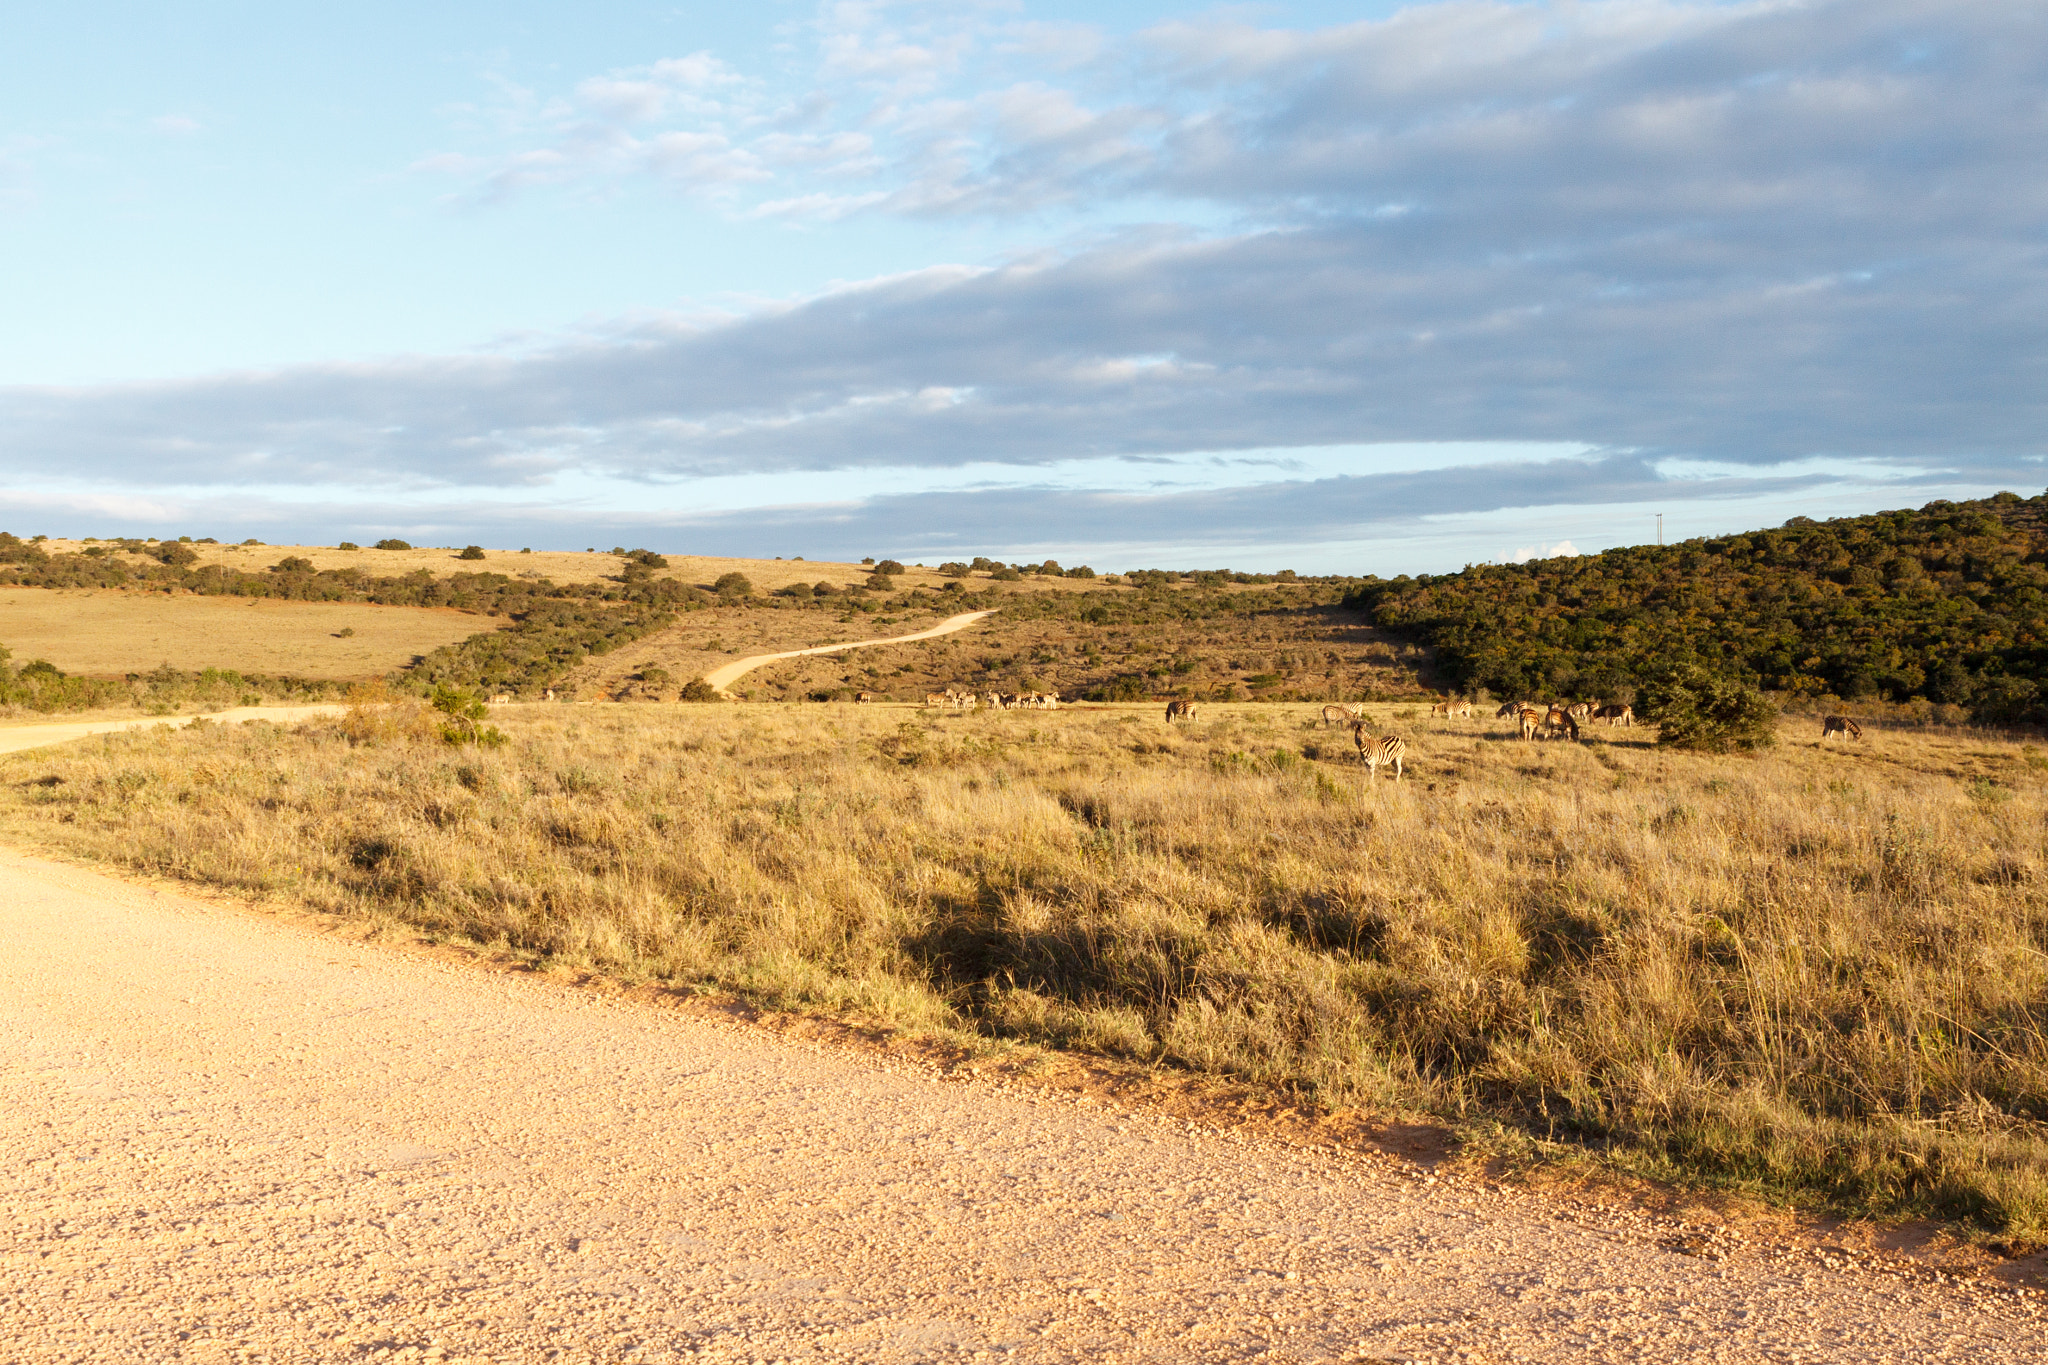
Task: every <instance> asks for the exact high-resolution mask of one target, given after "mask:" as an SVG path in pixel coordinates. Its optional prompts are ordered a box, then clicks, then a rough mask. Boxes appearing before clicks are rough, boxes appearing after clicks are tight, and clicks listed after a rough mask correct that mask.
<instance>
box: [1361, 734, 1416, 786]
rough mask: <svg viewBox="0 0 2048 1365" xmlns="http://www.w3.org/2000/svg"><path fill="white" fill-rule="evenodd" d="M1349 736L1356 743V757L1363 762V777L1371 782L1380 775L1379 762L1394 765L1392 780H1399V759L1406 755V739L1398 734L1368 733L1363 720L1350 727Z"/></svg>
mask: <svg viewBox="0 0 2048 1365" xmlns="http://www.w3.org/2000/svg"><path fill="white" fill-rule="evenodd" d="M1351 738H1352V740H1353V742H1355V743H1356V744H1357V745H1358V757H1359V758H1360V759H1361V760H1362V761H1363V762H1364V763H1365V779H1366V781H1368V782H1371V781H1373V780H1375V779H1376V778H1378V777H1379V775H1380V764H1382V763H1391V764H1393V765H1394V780H1395V781H1396V782H1399V781H1400V780H1401V760H1402V759H1404V758H1406V757H1407V756H1408V741H1407V740H1405V739H1402V738H1400V737H1399V736H1398V735H1368V734H1367V733H1366V732H1365V722H1364V721H1362V720H1361V721H1359V722H1357V723H1356V724H1355V725H1353V726H1352V727H1351Z"/></svg>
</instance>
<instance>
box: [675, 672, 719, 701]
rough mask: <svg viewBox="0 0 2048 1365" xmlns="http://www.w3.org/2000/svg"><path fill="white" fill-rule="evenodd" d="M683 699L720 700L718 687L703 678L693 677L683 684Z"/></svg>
mask: <svg viewBox="0 0 2048 1365" xmlns="http://www.w3.org/2000/svg"><path fill="white" fill-rule="evenodd" d="M681 699H682V700H683V701H718V700H720V699H721V698H720V697H719V695H718V689H717V688H715V687H713V686H712V685H711V684H710V683H708V682H705V681H704V680H703V679H702V678H692V679H691V680H690V681H689V682H687V683H685V684H683V695H682V698H681Z"/></svg>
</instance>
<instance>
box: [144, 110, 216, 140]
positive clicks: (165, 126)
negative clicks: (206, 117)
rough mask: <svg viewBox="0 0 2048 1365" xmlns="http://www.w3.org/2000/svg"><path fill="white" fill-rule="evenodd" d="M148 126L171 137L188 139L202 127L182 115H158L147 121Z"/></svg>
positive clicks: (195, 120)
mask: <svg viewBox="0 0 2048 1365" xmlns="http://www.w3.org/2000/svg"><path fill="white" fill-rule="evenodd" d="M149 126H150V127H152V128H154V129H156V130H157V131H158V132H159V133H167V134H169V135H170V136H172V137H189V136H191V135H192V134H193V133H196V132H198V131H199V130H200V128H201V127H203V126H204V125H202V124H201V123H200V122H199V120H198V119H196V118H189V117H187V116H186V115H184V114H160V115H158V116H157V117H155V118H153V119H151V120H150V121H149Z"/></svg>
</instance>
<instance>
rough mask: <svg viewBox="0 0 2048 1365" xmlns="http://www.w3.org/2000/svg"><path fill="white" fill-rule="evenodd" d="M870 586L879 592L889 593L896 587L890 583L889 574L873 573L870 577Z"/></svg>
mask: <svg viewBox="0 0 2048 1365" xmlns="http://www.w3.org/2000/svg"><path fill="white" fill-rule="evenodd" d="M868 586H869V587H871V588H874V589H875V590H876V591H878V592H887V591H889V589H891V588H893V587H895V586H896V585H895V584H894V583H892V582H890V581H889V575H887V574H882V573H871V574H869V575H868Z"/></svg>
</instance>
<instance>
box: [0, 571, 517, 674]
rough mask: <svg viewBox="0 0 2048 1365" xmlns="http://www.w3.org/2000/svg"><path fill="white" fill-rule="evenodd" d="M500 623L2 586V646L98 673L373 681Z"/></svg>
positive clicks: (442, 613)
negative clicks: (211, 671)
mask: <svg viewBox="0 0 2048 1365" xmlns="http://www.w3.org/2000/svg"><path fill="white" fill-rule="evenodd" d="M502 624H504V623H503V622H492V621H487V620H484V619H481V618H479V617H477V616H474V615H472V614H470V613H467V612H459V611H449V610H445V609H435V608H422V607H379V606H371V605H369V604H367V603H361V602H283V601H274V600H268V599H261V598H233V597H198V596H193V595H189V594H178V595H171V594H165V593H146V592H122V591H118V590H111V589H92V588H86V589H65V588H58V589H49V588H0V643H4V644H5V645H6V646H7V648H8V649H10V650H11V651H13V654H14V662H15V663H16V664H17V665H19V664H23V663H27V662H28V661H30V660H32V659H47V660H48V661H49V662H51V663H53V664H55V665H56V666H57V667H58V668H60V669H62V670H64V671H65V672H66V673H85V674H93V675H98V676H106V675H114V676H119V675H122V674H126V673H139V672H145V671H147V670H149V669H152V668H156V667H159V666H161V665H163V664H169V665H170V666H171V667H172V668H175V669H182V670H186V671H198V670H200V669H206V668H231V669H235V670H237V671H238V672H242V673H264V674H291V675H293V676H296V677H305V678H331V679H337V680H348V679H356V678H372V677H377V676H380V675H382V674H385V673H389V672H391V671H392V670H394V669H399V668H403V667H405V666H406V665H408V664H410V663H411V662H412V661H413V660H414V659H415V658H417V657H419V656H421V655H424V654H426V653H428V652H430V651H432V650H434V649H438V648H440V647H441V646H442V645H448V644H454V643H455V642H456V641H458V640H464V639H467V638H469V637H470V636H472V635H475V634H478V633H479V632H480V631H485V630H490V629H493V628H495V627H497V626H499V625H502Z"/></svg>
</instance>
